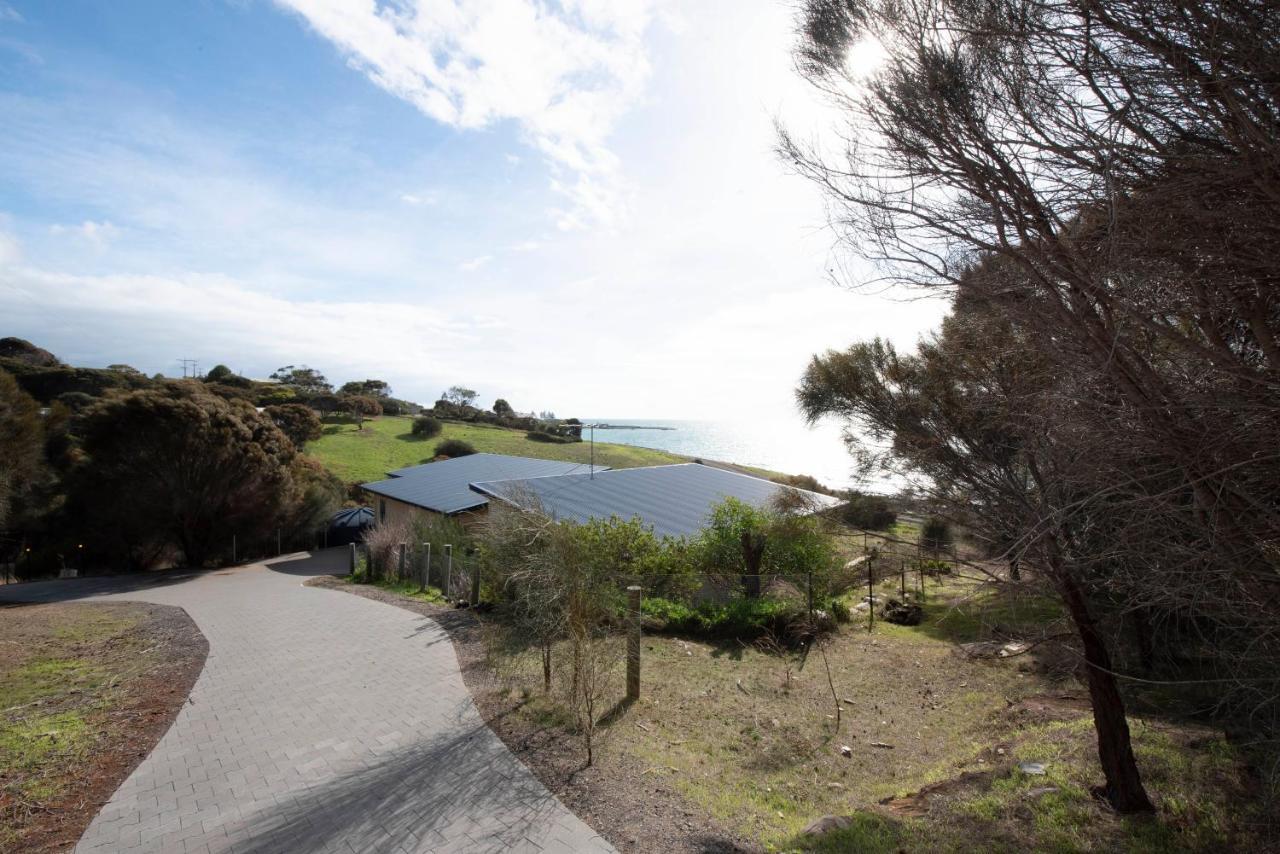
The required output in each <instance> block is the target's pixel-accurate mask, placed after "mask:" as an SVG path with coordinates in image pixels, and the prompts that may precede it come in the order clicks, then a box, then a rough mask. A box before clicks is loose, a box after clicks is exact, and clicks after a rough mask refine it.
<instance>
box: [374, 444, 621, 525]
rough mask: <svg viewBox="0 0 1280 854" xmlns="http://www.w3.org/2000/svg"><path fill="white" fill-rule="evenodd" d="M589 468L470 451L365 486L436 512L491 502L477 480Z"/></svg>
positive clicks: (395, 472) (448, 511)
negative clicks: (479, 489)
mask: <svg viewBox="0 0 1280 854" xmlns="http://www.w3.org/2000/svg"><path fill="white" fill-rule="evenodd" d="M587 470H588V466H587V465H585V464H583V463H565V462H558V461H555V460H534V459H530V458H528V457H509V456H506V455H504V454H468V455H467V456H465V457H454V458H453V459H449V460H441V461H440V462H436V463H426V464H425V465H420V466H410V467H409V468H403V469H397V470H396V471H393V472H389V474H390V475H391V478H390V479H389V480H379V481H374V482H373V483H366V484H364V488H365V489H366V490H368V491H369V492H372V493H374V494H376V495H385V496H386V497H388V498H394V499H396V500H397V501H403V502H404V503H406V504H413V505H416V506H418V507H425V508H426V509H428V510H434V511H435V512H437V513H460V512H462V511H463V510H474V509H476V508H479V507H483V506H485V505H486V504H488V503H489V501H488V499H487V498H486V497H485V496H483V495H481V494H479V493H477V492H473V491H472V490H471V489H470V484H472V483H474V482H476V481H483V480H504V479H507V478H539V477H547V476H549V475H558V474H569V473H570V472H580V471H587ZM596 471H597V472H599V471H600V469H599V468H597V469H596Z"/></svg>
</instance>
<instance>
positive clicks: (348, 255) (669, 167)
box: [0, 0, 945, 419]
mask: <svg viewBox="0 0 1280 854" xmlns="http://www.w3.org/2000/svg"><path fill="white" fill-rule="evenodd" d="M792 14H793V5H792V4H791V3H788V2H775V0H699V2H697V3H688V2H680V3H677V2H664V0H558V2H557V0H536V2H535V0H475V2H453V0H396V2H388V0H189V2H187V1H185V0H184V2H180V3H175V2H171V0H145V1H144V0H119V2H113V3H110V4H107V3H101V2H98V0H83V1H82V0H59V2H56V3H50V2H47V0H0V336H5V335H16V336H19V337H22V338H27V339H29V340H31V341H33V342H35V343H36V344H38V345H40V346H42V347H45V348H47V349H49V350H52V351H53V352H54V353H55V354H57V355H58V356H59V357H60V358H61V359H63V360H64V361H66V362H69V363H71V364H77V365H88V366H104V365H107V364H111V363H127V364H130V365H133V366H134V367H137V368H139V369H140V370H143V371H145V372H146V373H149V374H150V373H164V374H166V375H170V376H175V375H181V365H180V362H179V360H180V359H184V358H189V359H196V360H198V361H199V364H200V366H201V368H202V369H206V370H207V369H208V368H210V367H212V366H213V365H215V364H218V363H224V364H226V365H228V366H230V367H231V368H232V369H234V370H236V371H237V372H239V373H242V374H243V375H245V376H250V377H265V376H266V375H268V374H269V373H270V372H271V371H272V370H274V369H276V368H278V367H280V366H282V365H289V364H294V365H301V364H307V365H310V366H312V367H316V368H318V369H320V370H321V371H322V372H323V373H324V374H326V376H328V378H329V379H330V380H331V381H335V383H337V384H340V383H341V382H344V381H346V380H349V379H363V378H366V377H376V378H381V379H385V380H386V381H388V382H389V383H390V384H391V386H392V388H393V389H394V392H395V394H396V395H397V396H399V397H403V398H407V399H410V400H416V401H420V402H424V403H430V402H431V401H434V400H435V399H436V398H437V397H438V396H439V393H440V392H441V390H443V389H444V388H446V387H448V386H451V385H454V384H462V385H465V386H468V387H470V388H473V389H476V390H477V391H478V392H479V393H480V402H481V403H483V404H485V405H488V404H490V403H491V402H492V400H493V399H494V398H496V397H503V398H506V399H507V400H508V401H510V402H511V404H512V405H513V406H515V407H516V409H517V410H520V411H541V410H552V411H555V412H556V413H557V414H559V415H560V416H562V417H565V416H569V415H574V414H577V415H584V416H597V415H599V416H604V415H609V416H631V417H636V418H641V417H645V418H692V419H717V418H724V419H730V418H741V417H746V416H751V417H762V416H765V417H777V418H785V419H795V418H796V415H795V405H794V388H795V385H796V382H797V380H798V378H799V376H800V374H801V373H802V371H803V370H804V368H805V365H806V364H807V362H808V360H809V358H810V357H811V356H812V355H813V354H814V353H815V352H821V351H823V350H826V349H828V348H844V347H847V346H848V345H849V344H851V343H853V342H854V341H856V340H859V339H865V338H869V337H872V336H875V335H880V336H883V337H888V338H890V339H892V340H893V341H895V342H896V343H898V344H899V345H902V346H910V345H911V344H912V343H914V342H915V340H916V339H917V338H918V336H919V335H920V334H922V333H923V332H925V331H927V330H929V329H930V328H932V327H934V326H935V325H936V324H937V322H938V321H939V319H940V318H941V315H942V313H943V311H944V309H945V306H943V305H942V304H940V303H937V302H921V301H913V300H900V299H895V298H894V297H893V296H892V294H884V293H869V292H857V291H852V290H850V289H847V288H842V287H840V286H838V285H837V284H835V283H833V282H832V280H831V276H830V275H829V272H828V271H829V270H831V269H833V268H836V267H837V266H843V267H847V268H849V269H852V270H853V271H854V276H853V277H854V279H857V278H858V277H859V276H861V275H863V274H862V273H860V272H859V270H860V269H861V268H860V267H859V266H858V264H857V263H856V261H855V262H853V263H852V265H850V263H849V262H848V261H847V260H846V259H845V257H844V254H843V253H844V250H842V249H840V248H838V247H836V246H835V238H834V236H833V234H832V232H831V231H830V230H829V229H828V228H827V227H826V222H827V213H826V208H825V205H824V201H823V199H822V196H821V194H820V193H819V192H818V190H817V189H816V188H815V187H813V186H812V185H810V184H809V183H808V182H806V181H805V180H803V179H801V178H799V177H797V176H795V175H792V174H789V172H788V170H787V168H786V165H785V164H784V163H783V162H781V161H780V160H779V158H778V157H777V155H776V153H775V151H774V146H775V142H776V131H775V124H774V123H775V121H776V120H780V121H783V122H784V123H786V124H787V125H788V126H789V127H791V128H793V129H796V130H797V131H798V132H799V133H801V135H820V134H821V133H823V130H822V129H823V128H825V127H826V126H827V123H828V121H829V120H830V119H831V115H830V113H828V112H827V108H826V107H825V106H824V105H823V104H822V103H821V102H820V101H819V100H818V97H817V95H816V93H814V92H813V91H812V90H811V89H810V87H808V86H807V85H806V84H805V83H803V81H801V80H800V79H799V78H798V77H797V76H796V74H795V73H794V71H793V69H792V65H791V54H790V51H791V48H792V45H793V26H794V24H793V20H792ZM866 275H867V276H868V277H869V275H870V274H866ZM855 283H856V282H855Z"/></svg>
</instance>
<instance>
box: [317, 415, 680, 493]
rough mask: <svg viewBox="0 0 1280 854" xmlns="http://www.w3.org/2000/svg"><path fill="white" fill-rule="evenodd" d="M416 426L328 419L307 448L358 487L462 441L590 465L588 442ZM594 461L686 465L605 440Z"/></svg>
mask: <svg viewBox="0 0 1280 854" xmlns="http://www.w3.org/2000/svg"><path fill="white" fill-rule="evenodd" d="M412 426H413V419H412V418H407V417H394V416H383V417H382V418H377V419H372V420H367V421H365V423H364V429H363V430H357V429H356V425H355V423H354V422H353V421H351V420H349V419H345V418H330V419H327V420H326V423H325V425H324V435H323V436H321V437H320V438H319V439H318V440H316V441H314V442H309V443H308V444H307V453H308V454H309V455H311V456H313V457H315V458H316V459H317V460H319V461H320V462H321V463H323V464H324V465H325V467H326V468H328V469H329V470H330V471H331V472H333V473H334V474H336V475H337V476H338V477H340V478H342V480H344V481H355V482H359V483H364V482H367V481H371V480H381V479H383V478H385V477H386V476H387V472H389V471H391V470H393V469H398V468H404V467H405V466H412V465H417V464H418V463H425V462H430V461H431V459H432V457H433V451H434V449H435V447H436V445H438V444H439V443H440V442H443V441H445V440H448V439H460V440H462V441H463V442H466V443H468V444H470V445H471V446H472V447H474V448H475V449H476V450H477V451H480V452H482V453H490V454H509V455H512V456H520V457H533V458H535V459H542V460H565V461H568V462H575V463H583V464H584V465H586V464H588V463H590V461H591V444H590V443H589V442H574V443H572V444H566V445H558V444H549V443H545V442H534V441H531V440H530V439H528V438H526V436H525V431H523V430H508V429H506V428H504V427H495V426H492V425H489V424H462V423H458V422H452V421H446V422H445V423H444V431H443V432H442V433H441V434H440V435H439V436H433V437H432V438H430V439H422V438H419V437H417V436H414V435H413V433H412ZM595 459H596V465H598V466H608V467H610V468H632V467H635V466H653V465H662V464H664V463H680V462H687V460H686V459H685V458H684V457H680V456H677V455H675V454H669V453H667V452H665V451H655V450H652V449H650V448H637V447H633V446H631V445H612V444H607V443H604V442H596V449H595Z"/></svg>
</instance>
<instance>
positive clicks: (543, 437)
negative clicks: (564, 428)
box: [524, 430, 579, 445]
mask: <svg viewBox="0 0 1280 854" xmlns="http://www.w3.org/2000/svg"><path fill="white" fill-rule="evenodd" d="M524 437H525V438H526V439H528V440H529V441H530V442H548V443H550V444H553V445H569V444H572V443H574V442H577V441H579V440H578V439H575V438H573V437H572V436H553V435H552V434H550V433H543V432H542V431H541V430H530V431H529V432H527V433H525V434H524Z"/></svg>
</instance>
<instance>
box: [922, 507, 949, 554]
mask: <svg viewBox="0 0 1280 854" xmlns="http://www.w3.org/2000/svg"><path fill="white" fill-rule="evenodd" d="M950 545H951V524H950V523H949V522H947V520H946V519H939V518H938V517H937V516H930V517H929V518H928V519H926V520H925V521H924V526H923V527H922V528H921V529H920V546H921V547H922V548H924V549H925V550H926V551H931V552H940V551H943V550H944V549H946V548H948V547H950Z"/></svg>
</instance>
